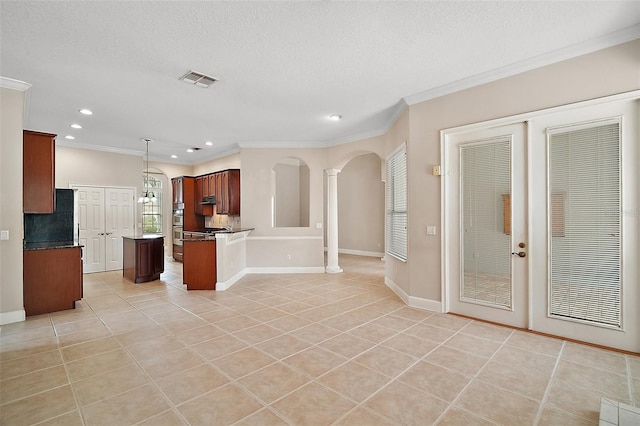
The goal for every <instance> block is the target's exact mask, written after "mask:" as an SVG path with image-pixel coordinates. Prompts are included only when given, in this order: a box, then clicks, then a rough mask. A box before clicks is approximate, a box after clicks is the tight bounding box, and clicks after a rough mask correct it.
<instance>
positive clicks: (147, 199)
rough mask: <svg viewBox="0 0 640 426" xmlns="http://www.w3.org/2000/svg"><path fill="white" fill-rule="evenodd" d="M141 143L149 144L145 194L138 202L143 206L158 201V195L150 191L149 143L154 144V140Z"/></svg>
mask: <svg viewBox="0 0 640 426" xmlns="http://www.w3.org/2000/svg"><path fill="white" fill-rule="evenodd" d="M141 141H143V142H145V143H146V144H147V157H146V167H145V172H144V192H143V193H142V195H141V196H140V198H138V202H139V203H142V204H146V203H148V202H155V201H157V198H156V194H154V193H153V192H151V191H149V142H153V139H149V138H142V139H141Z"/></svg>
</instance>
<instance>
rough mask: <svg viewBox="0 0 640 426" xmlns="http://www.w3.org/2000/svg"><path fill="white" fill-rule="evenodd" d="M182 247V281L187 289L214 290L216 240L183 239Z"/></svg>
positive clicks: (216, 275) (216, 277) (215, 279)
mask: <svg viewBox="0 0 640 426" xmlns="http://www.w3.org/2000/svg"><path fill="white" fill-rule="evenodd" d="M183 249H184V262H183V263H182V281H183V283H184V284H186V285H187V290H215V289H216V282H217V281H218V274H217V268H216V240H203V239H199V240H185V241H184V243H183Z"/></svg>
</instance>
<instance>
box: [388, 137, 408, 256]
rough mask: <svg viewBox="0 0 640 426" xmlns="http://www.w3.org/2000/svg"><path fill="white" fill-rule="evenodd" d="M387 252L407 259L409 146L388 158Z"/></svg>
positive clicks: (404, 146) (401, 148) (399, 149)
mask: <svg viewBox="0 0 640 426" xmlns="http://www.w3.org/2000/svg"><path fill="white" fill-rule="evenodd" d="M386 189H387V199H386V204H387V209H386V210H387V212H386V213H387V214H386V216H387V242H386V253H387V254H389V255H391V256H393V257H396V258H398V259H400V260H407V147H406V145H405V144H403V145H402V146H401V147H400V148H398V149H397V150H396V151H395V152H394V153H393V154H391V156H390V157H389V158H387V188H386Z"/></svg>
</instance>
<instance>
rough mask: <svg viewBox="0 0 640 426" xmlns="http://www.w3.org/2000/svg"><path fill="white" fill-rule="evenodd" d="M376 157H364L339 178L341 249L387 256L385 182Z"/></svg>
mask: <svg viewBox="0 0 640 426" xmlns="http://www.w3.org/2000/svg"><path fill="white" fill-rule="evenodd" d="M381 170H382V161H381V159H380V157H378V155H377V154H373V153H371V154H363V155H360V156H358V157H356V158H354V159H352V160H351V161H349V162H348V163H347V164H346V166H344V167H343V168H342V171H341V172H340V173H339V174H338V249H339V251H340V252H346V253H350V252H355V253H356V254H364V255H377V256H381V255H382V254H383V253H384V182H383V181H382V174H381Z"/></svg>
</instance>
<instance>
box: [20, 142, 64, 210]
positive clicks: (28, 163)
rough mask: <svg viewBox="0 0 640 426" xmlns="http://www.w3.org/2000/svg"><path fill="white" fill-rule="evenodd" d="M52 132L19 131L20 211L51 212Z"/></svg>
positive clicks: (53, 206)
mask: <svg viewBox="0 0 640 426" xmlns="http://www.w3.org/2000/svg"><path fill="white" fill-rule="evenodd" d="M55 140H56V135H53V134H51V133H41V132H34V131H31V130H24V131H23V133H22V146H23V151H22V208H23V211H24V213H53V212H54V211H55V209H56V190H55V187H56V176H55V163H56V151H55V146H56V145H55Z"/></svg>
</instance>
